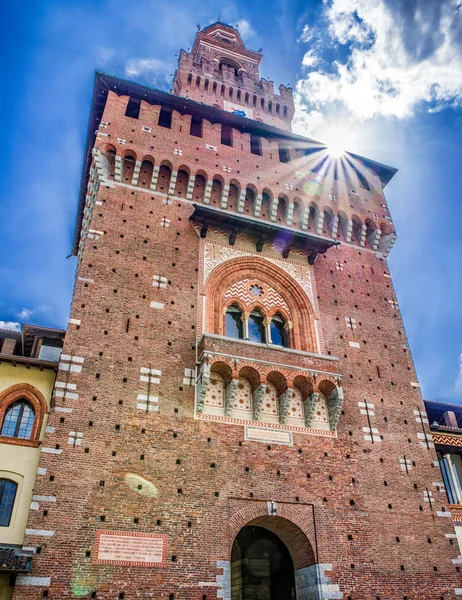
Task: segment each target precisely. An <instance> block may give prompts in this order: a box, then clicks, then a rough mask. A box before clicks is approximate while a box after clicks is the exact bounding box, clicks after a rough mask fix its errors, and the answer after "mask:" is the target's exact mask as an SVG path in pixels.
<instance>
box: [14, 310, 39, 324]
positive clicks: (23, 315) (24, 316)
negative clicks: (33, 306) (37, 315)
mask: <svg viewBox="0 0 462 600" xmlns="http://www.w3.org/2000/svg"><path fill="white" fill-rule="evenodd" d="M34 312H35V311H34V310H30V309H29V308H23V309H22V310H21V311H19V312H18V313H17V317H18V319H21V321H27V320H28V319H30V317H31V316H32V315H33V314H34Z"/></svg>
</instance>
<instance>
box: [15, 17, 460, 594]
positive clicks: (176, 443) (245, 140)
mask: <svg viewBox="0 0 462 600" xmlns="http://www.w3.org/2000/svg"><path fill="white" fill-rule="evenodd" d="M261 58H262V56H261V54H259V53H258V52H253V51H251V50H248V49H246V48H245V47H244V45H243V43H242V40H241V38H240V35H239V32H238V31H237V30H236V29H234V28H233V27H230V26H229V25H226V24H223V23H215V24H213V25H211V26H210V27H207V28H205V29H203V30H202V31H199V32H198V33H197V34H196V40H195V42H194V46H193V50H192V52H191V53H190V54H187V53H185V52H183V51H182V52H181V55H180V58H179V64H178V70H177V72H176V73H175V77H174V82H173V93H172V94H168V93H165V92H162V91H159V90H155V89H151V88H146V87H143V86H141V85H138V84H135V83H130V82H127V81H124V80H120V79H117V78H115V77H111V76H108V75H104V74H101V73H97V75H96V80H95V88H94V95H93V100H92V107H91V114H90V124H89V134H88V141H87V148H86V155H85V163H84V169H83V178H82V188H81V194H80V203H79V207H78V216H77V226H76V238H75V246H74V252H75V254H76V255H77V256H78V267H77V273H76V280H75V290H74V298H73V303H72V312H71V318H70V319H69V327H68V330H67V334H66V337H65V342H64V351H63V355H62V357H61V363H60V371H59V373H58V377H57V383H56V385H57V386H58V387H57V389H59V392H60V393H59V394H56V397H55V398H54V401H53V407H52V411H51V414H50V418H49V427H48V428H47V435H46V438H45V442H44V445H43V448H42V455H41V461H40V466H39V471H38V476H37V482H36V487H35V492H34V493H35V494H36V495H37V496H39V497H41V498H42V501H41V502H40V503H39V506H38V507H35V510H33V511H31V512H30V517H29V523H28V528H27V531H26V534H27V535H26V541H25V545H27V546H28V547H30V548H40V553H37V554H36V556H34V559H33V562H32V571H31V573H30V575H27V576H24V577H21V581H20V582H18V583H20V585H17V587H16V592H15V596H14V598H15V599H16V600H19V599H21V600H23V599H38V598H41V597H43V596H47V597H49V598H53V599H60V600H63V599H70V598H100V599H102V598H104V599H111V600H113V599H116V598H125V599H126V600H131V599H135V598H136V599H148V598H150V599H152V598H155V599H156V600H161V599H162V600H167V599H174V600H201V599H202V600H216V599H225V600H243V599H250V598H252V599H253V598H255V599H256V598H260V599H264V600H269V599H271V600H293V599H294V598H296V599H297V600H320V599H339V598H343V599H344V600H347V599H353V600H377V599H379V598H380V599H381V600H403V599H408V600H417V599H419V600H421V599H428V600H440V599H444V600H449V599H452V598H455V597H456V596H457V595H461V590H460V589H459V591H458V590H457V588H460V587H461V585H460V575H459V574H458V573H457V572H456V571H457V569H458V567H456V565H455V564H453V563H452V560H453V559H455V558H456V556H457V547H456V545H454V543H453V539H452V537H451V536H452V534H453V527H452V525H451V518H450V512H449V511H448V510H446V509H445V502H446V498H445V496H444V492H443V491H442V489H440V487H439V484H438V482H439V481H440V480H441V475H440V473H439V469H438V463H437V462H436V463H435V461H436V455H435V451H434V447H433V443H432V438H431V434H430V431H429V429H428V422H427V420H426V419H425V416H424V415H425V413H424V406H423V402H422V399H421V395H420V391H419V386H418V383H417V378H416V374H415V371H414V366H413V363H412V358H411V355H410V352H409V349H408V346H407V341H406V336H405V332H404V328H403V323H402V321H401V317H400V313H399V308H398V304H397V301H396V297H395V294H394V291H393V285H392V281H391V278H390V274H389V271H388V267H387V262H386V256H387V254H388V252H389V251H390V249H391V247H392V245H393V242H394V240H395V233H394V227H393V223H392V220H391V217H390V215H389V212H388V208H387V204H386V200H385V197H384V193H383V189H384V188H385V186H386V185H387V183H388V182H389V181H390V179H391V178H392V177H393V175H394V173H395V170H394V169H392V168H390V167H387V166H385V165H382V164H379V163H377V162H374V161H372V160H369V159H366V158H364V157H360V156H357V155H353V154H345V155H343V156H342V157H341V158H338V159H335V158H333V157H332V156H330V155H329V153H328V151H327V149H326V148H325V147H324V146H322V145H320V144H318V143H316V142H314V141H312V140H310V139H307V138H303V137H300V136H297V135H294V134H292V133H291V129H290V121H291V118H292V115H293V110H294V109H293V101H292V92H291V90H290V89H287V88H284V87H280V88H279V92H280V93H279V94H275V93H274V90H273V83H272V82H269V81H266V80H264V79H259V73H258V68H259V64H260V60H261ZM448 517H449V518H448Z"/></svg>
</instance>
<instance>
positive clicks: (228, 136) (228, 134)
mask: <svg viewBox="0 0 462 600" xmlns="http://www.w3.org/2000/svg"><path fill="white" fill-rule="evenodd" d="M221 143H222V144H224V145H225V146H232V145H233V129H232V127H230V126H229V125H222V126H221Z"/></svg>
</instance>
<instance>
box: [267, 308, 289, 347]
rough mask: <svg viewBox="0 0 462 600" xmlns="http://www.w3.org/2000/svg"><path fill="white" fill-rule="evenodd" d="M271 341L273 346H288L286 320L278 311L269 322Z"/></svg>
mask: <svg viewBox="0 0 462 600" xmlns="http://www.w3.org/2000/svg"><path fill="white" fill-rule="evenodd" d="M270 335H271V343H272V344H274V345H275V346H282V347H283V348H287V347H288V345H289V344H288V339H287V330H286V322H285V320H284V317H282V316H281V315H280V314H279V313H277V314H275V315H274V316H273V318H272V319H271V322H270Z"/></svg>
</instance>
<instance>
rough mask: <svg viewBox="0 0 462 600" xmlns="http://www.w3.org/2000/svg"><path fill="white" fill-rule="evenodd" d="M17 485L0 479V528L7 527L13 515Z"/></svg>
mask: <svg viewBox="0 0 462 600" xmlns="http://www.w3.org/2000/svg"><path fill="white" fill-rule="evenodd" d="M17 489H18V484H17V483H15V482H14V481H10V480H9V479H0V527H8V526H9V525H10V522H11V515H12V514H13V506H14V500H15V498H16V492H17Z"/></svg>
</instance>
